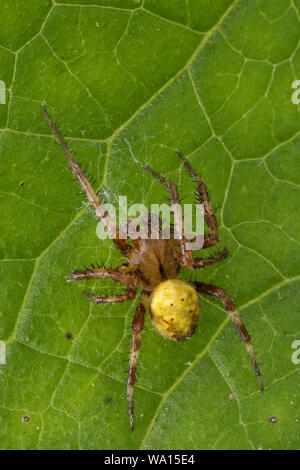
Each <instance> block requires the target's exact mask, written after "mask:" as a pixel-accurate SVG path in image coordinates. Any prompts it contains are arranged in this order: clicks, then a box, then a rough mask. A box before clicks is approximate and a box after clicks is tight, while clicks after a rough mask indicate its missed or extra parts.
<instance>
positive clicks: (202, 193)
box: [176, 152, 219, 248]
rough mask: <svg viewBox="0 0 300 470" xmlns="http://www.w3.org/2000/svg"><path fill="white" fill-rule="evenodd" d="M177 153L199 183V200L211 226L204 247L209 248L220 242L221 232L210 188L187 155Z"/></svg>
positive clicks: (205, 236)
mask: <svg viewBox="0 0 300 470" xmlns="http://www.w3.org/2000/svg"><path fill="white" fill-rule="evenodd" d="M176 153H177V155H178V156H179V157H180V158H181V160H182V162H183V164H184V166H185V167H186V169H187V170H188V172H189V174H190V175H191V177H192V178H193V179H194V180H195V181H196V183H197V189H198V197H199V202H200V203H201V204H203V206H204V219H205V222H206V224H207V226H208V228H209V233H208V234H205V235H204V243H203V247H202V248H208V247H210V246H214V245H216V244H217V243H219V234H218V223H217V219H216V216H215V215H214V213H213V210H212V207H211V203H210V198H209V194H208V190H207V187H206V184H205V183H204V181H203V180H202V179H201V178H200V176H199V175H198V174H197V173H196V171H195V170H194V169H193V168H192V166H191V164H190V163H189V162H188V161H187V159H186V158H185V156H184V155H183V154H182V153H181V152H176Z"/></svg>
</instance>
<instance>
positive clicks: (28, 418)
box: [22, 415, 30, 423]
mask: <svg viewBox="0 0 300 470" xmlns="http://www.w3.org/2000/svg"><path fill="white" fill-rule="evenodd" d="M28 421H30V417H29V416H27V415H25V416H22V422H23V423H28Z"/></svg>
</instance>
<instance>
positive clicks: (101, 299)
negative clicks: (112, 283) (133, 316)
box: [82, 286, 136, 304]
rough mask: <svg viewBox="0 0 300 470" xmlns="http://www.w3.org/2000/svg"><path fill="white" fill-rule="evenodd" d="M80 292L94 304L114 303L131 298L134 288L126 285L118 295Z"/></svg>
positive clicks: (134, 292) (134, 291)
mask: <svg viewBox="0 0 300 470" xmlns="http://www.w3.org/2000/svg"><path fill="white" fill-rule="evenodd" d="M82 294H83V295H84V296H85V297H87V298H88V299H90V300H91V301H92V302H95V303H96V304H115V303H117V302H125V300H131V299H133V297H134V296H135V294H136V288H132V287H130V286H127V289H126V291H125V293H124V294H120V295H110V296H109V295H106V296H104V295H94V294H92V293H91V292H82Z"/></svg>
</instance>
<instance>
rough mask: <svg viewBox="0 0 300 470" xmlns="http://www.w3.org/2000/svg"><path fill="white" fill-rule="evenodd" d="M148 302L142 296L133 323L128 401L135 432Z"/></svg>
mask: <svg viewBox="0 0 300 470" xmlns="http://www.w3.org/2000/svg"><path fill="white" fill-rule="evenodd" d="M146 300H147V297H146V296H145V294H144V295H143V294H142V296H141V298H140V301H139V304H138V306H137V309H136V311H135V315H134V318H133V322H132V327H131V331H132V336H131V345H130V359H129V367H128V375H127V399H128V406H129V420H130V429H131V430H132V431H133V428H134V393H133V392H134V384H135V378H136V368H137V361H138V355H139V352H140V347H141V333H142V329H143V327H144V321H145V312H146Z"/></svg>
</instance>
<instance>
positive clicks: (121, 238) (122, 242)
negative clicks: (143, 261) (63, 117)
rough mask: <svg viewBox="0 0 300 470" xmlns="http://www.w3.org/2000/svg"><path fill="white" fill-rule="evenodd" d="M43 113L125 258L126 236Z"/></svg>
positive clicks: (57, 131)
mask: <svg viewBox="0 0 300 470" xmlns="http://www.w3.org/2000/svg"><path fill="white" fill-rule="evenodd" d="M42 110H43V113H44V115H45V117H46V119H47V121H48V122H49V124H50V126H51V128H52V130H53V132H54V134H55V135H56V137H57V139H58V140H59V142H60V144H61V146H62V148H63V150H64V152H65V154H66V155H67V157H68V160H69V163H70V166H71V169H72V172H73V173H74V175H75V176H76V178H77V179H78V181H79V183H80V185H81V187H82V189H83V190H84V192H85V193H86V195H87V197H88V200H89V201H90V203H91V204H92V206H93V208H94V210H95V213H96V215H97V217H98V218H99V220H100V222H101V223H102V224H103V225H104V227H106V228H107V229H108V231H109V232H110V233H113V234H115V235H116V237H115V238H114V237H113V242H114V244H115V246H116V247H117V248H118V249H119V250H120V251H121V252H122V253H123V254H124V255H125V256H126V255H127V253H128V252H129V251H130V245H129V243H128V240H126V238H127V237H126V234H124V233H123V232H122V230H121V229H120V227H118V226H117V225H116V224H115V222H114V221H113V220H111V219H110V217H109V216H108V213H107V211H106V210H105V208H104V207H103V204H102V203H101V202H100V200H99V198H98V196H97V193H96V191H95V190H94V188H93V186H92V185H91V183H90V182H89V180H88V178H87V177H86V175H85V173H84V171H83V170H82V169H81V167H80V165H79V163H78V162H77V161H76V160H75V158H74V156H73V155H72V153H71V151H70V149H69V147H68V145H67V143H66V141H65V139H64V138H63V136H62V135H61V133H60V132H59V130H58V129H57V127H56V125H55V124H54V122H53V121H52V120H51V119H50V117H49V115H48V112H47V109H46V107H45V106H43V108H42Z"/></svg>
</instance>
